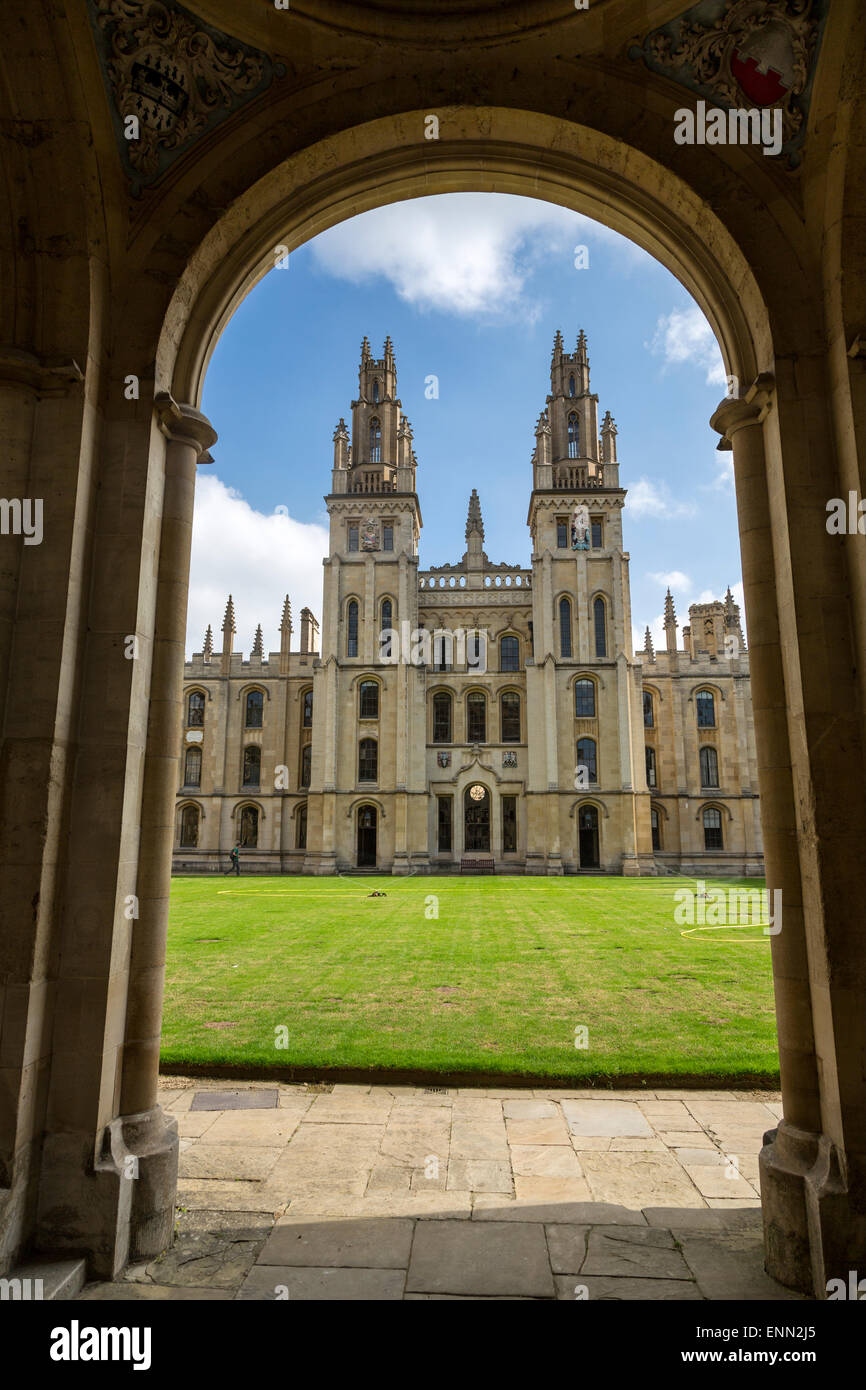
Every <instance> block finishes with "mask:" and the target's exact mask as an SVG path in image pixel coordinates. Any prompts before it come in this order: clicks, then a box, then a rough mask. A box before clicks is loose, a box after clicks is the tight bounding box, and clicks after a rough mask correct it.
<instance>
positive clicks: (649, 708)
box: [643, 690, 655, 729]
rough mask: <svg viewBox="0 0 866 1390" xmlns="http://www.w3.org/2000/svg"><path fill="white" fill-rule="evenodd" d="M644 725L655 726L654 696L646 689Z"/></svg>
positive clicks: (648, 727)
mask: <svg viewBox="0 0 866 1390" xmlns="http://www.w3.org/2000/svg"><path fill="white" fill-rule="evenodd" d="M643 726H644V728H645V729H652V728H653V727H654V726H655V714H654V711H653V697H652V694H651V693H650V691H649V690H645V691H644V693H643Z"/></svg>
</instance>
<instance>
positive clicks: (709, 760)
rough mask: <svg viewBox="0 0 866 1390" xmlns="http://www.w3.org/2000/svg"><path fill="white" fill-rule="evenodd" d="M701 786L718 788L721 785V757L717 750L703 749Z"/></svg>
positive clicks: (701, 755)
mask: <svg viewBox="0 0 866 1390" xmlns="http://www.w3.org/2000/svg"><path fill="white" fill-rule="evenodd" d="M700 757H701V786H702V787H717V786H718V785H719V755H718V753H717V752H716V750H715V748H710V747H709V746H707V747H706V748H702V749H701V754H700Z"/></svg>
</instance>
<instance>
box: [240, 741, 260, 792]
mask: <svg viewBox="0 0 866 1390" xmlns="http://www.w3.org/2000/svg"><path fill="white" fill-rule="evenodd" d="M261 781H262V750H261V748H256V746H255V744H250V746H249V747H248V748H245V749H244V782H243V785H244V786H245V787H258V786H261Z"/></svg>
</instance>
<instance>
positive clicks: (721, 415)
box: [710, 372, 775, 450]
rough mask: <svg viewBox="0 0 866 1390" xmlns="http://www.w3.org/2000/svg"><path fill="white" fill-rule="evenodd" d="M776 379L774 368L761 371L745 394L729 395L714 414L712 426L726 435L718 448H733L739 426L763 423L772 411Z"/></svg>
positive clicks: (711, 419)
mask: <svg viewBox="0 0 866 1390" xmlns="http://www.w3.org/2000/svg"><path fill="white" fill-rule="evenodd" d="M774 389H775V381H774V378H773V375H772V373H771V372H761V374H760V376H757V377H755V380H754V381H753V382H752V384H751V386H750V387H749V388H748V390H747V391H745V392H744V394H743V395H742V396H726V397H725V399H724V400H723V401H721V402H720V403H719V405H717V406H716V409H715V410H714V412H713V414H712V415H711V416H710V426H711V428H712V429H714V430H716V431H717V432H718V433H719V434H720V435H721V436H722V437H721V439H720V440H719V442H718V444H717V445H716V448H717V449H723V450H724V449H731V448H733V445H732V443H731V441H732V439H733V437H734V435H735V434H736V433H737V430H741V429H746V428H748V427H749V426H750V425H760V424H761V423H762V422H763V421H764V420H765V419H766V417H767V415H768V414H769V411H770V404H771V402H772V399H773V391H774Z"/></svg>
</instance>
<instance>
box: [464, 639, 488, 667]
mask: <svg viewBox="0 0 866 1390" xmlns="http://www.w3.org/2000/svg"><path fill="white" fill-rule="evenodd" d="M486 642H487V638H486V637H484V636H483V634H482V633H480V632H470V633H469V634H468V635H467V638H466V665H467V667H468V669H469V670H471V671H480V670H484V669H486V666H487V650H486Z"/></svg>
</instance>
